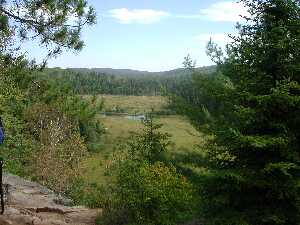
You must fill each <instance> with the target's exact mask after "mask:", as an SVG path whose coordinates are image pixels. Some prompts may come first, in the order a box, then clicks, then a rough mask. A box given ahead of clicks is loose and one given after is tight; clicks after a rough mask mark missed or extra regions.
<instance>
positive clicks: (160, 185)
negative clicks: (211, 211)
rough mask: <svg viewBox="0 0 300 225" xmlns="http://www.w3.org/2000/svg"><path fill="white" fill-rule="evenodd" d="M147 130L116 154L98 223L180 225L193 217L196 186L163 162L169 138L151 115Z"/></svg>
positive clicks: (146, 122) (147, 122)
mask: <svg viewBox="0 0 300 225" xmlns="http://www.w3.org/2000/svg"><path fill="white" fill-rule="evenodd" d="M143 125H144V130H143V132H142V133H141V134H138V135H137V134H136V135H135V136H134V137H135V138H134V139H133V141H130V142H128V144H127V145H128V146H127V147H128V152H124V150H123V153H116V158H115V161H114V164H113V165H112V167H111V172H112V177H113V179H112V180H113V181H112V184H111V185H110V189H109V191H108V192H107V193H106V196H107V199H104V200H105V201H104V204H103V206H104V213H103V215H102V217H101V218H100V219H99V224H132V225H134V224H149V225H150V224H165V225H167V224H168V225H170V224H177V223H178V222H183V221H185V220H186V219H190V218H191V217H192V216H193V213H194V212H193V206H194V205H193V203H194V202H195V199H194V198H193V196H194V195H193V194H194V193H193V187H192V186H191V184H190V183H189V182H188V181H187V179H186V178H185V177H183V176H182V175H181V174H179V173H178V172H177V171H176V169H175V167H173V166H172V165H165V164H164V163H163V162H161V161H160V159H161V154H162V153H163V152H165V151H166V150H167V146H168V144H169V141H168V138H169V135H167V134H163V133H161V132H159V131H157V129H159V128H160V127H161V125H157V124H154V122H153V118H152V116H151V114H150V115H149V117H147V118H146V119H145V120H144V121H143Z"/></svg>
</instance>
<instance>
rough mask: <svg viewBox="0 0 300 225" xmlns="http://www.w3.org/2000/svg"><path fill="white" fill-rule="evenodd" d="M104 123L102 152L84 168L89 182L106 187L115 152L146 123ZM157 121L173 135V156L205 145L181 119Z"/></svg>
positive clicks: (114, 119)
mask: <svg viewBox="0 0 300 225" xmlns="http://www.w3.org/2000/svg"><path fill="white" fill-rule="evenodd" d="M101 120H102V123H103V124H104V126H105V128H106V134H105V135H104V137H103V146H102V149H100V150H99V151H100V152H99V153H94V154H92V155H91V156H90V157H89V158H87V159H86V160H84V162H83V163H82V168H83V170H84V178H85V180H86V181H88V182H90V183H91V182H95V183H98V184H105V183H106V182H107V177H106V176H105V169H106V168H107V167H109V165H110V163H111V162H110V160H109V157H108V156H109V155H110V154H111V153H112V152H113V151H114V149H116V148H119V144H122V143H125V142H126V140H128V138H130V137H131V132H139V131H141V129H142V124H141V122H140V121H134V120H129V119H126V118H125V117H120V116H108V117H102V118H101ZM155 121H156V122H158V123H161V124H163V127H162V128H161V131H162V132H167V133H169V134H171V141H172V142H173V143H174V145H173V146H171V147H170V154H172V152H173V153H175V152H181V151H183V149H184V151H194V149H195V148H196V145H199V144H201V143H203V140H204V138H203V136H202V135H201V134H200V133H199V132H197V131H196V130H195V129H194V128H193V127H192V126H191V125H190V123H189V122H188V121H186V120H185V119H184V118H182V117H180V116H163V117H158V118H156V119H155Z"/></svg>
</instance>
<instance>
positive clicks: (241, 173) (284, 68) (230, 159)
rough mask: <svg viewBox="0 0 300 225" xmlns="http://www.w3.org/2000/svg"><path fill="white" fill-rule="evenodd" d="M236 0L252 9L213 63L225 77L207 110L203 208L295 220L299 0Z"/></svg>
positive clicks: (246, 218)
mask: <svg viewBox="0 0 300 225" xmlns="http://www.w3.org/2000/svg"><path fill="white" fill-rule="evenodd" d="M242 2H243V3H244V4H245V6H247V7H248V8H249V13H250V15H249V16H248V17H245V19H246V21H247V22H246V23H245V24H243V25H241V24H239V25H238V26H237V27H238V29H239V34H238V35H237V36H232V39H233V41H232V43H230V44H229V45H228V47H227V56H225V59H224V61H222V62H221V61H219V65H218V69H219V71H220V72H222V74H223V75H224V76H226V77H228V78H229V80H230V85H227V86H226V87H227V88H224V89H223V90H222V93H220V92H217V93H218V95H217V96H214V97H215V100H218V101H219V106H222V107H218V108H217V109H216V110H215V111H212V112H210V113H211V115H210V116H211V118H213V119H211V121H210V130H211V131H212V132H213V134H214V137H215V138H214V140H213V141H212V143H210V145H209V148H208V151H207V160H208V162H209V173H208V174H207V175H206V176H205V179H203V186H202V189H201V195H202V200H203V201H202V203H203V213H204V216H205V218H206V220H207V223H208V224H209V223H210V224H215V225H299V224H300V83H299V82H300V2H299V1H297V0H263V1H262V0H259V1H258V0H251V1H249V0H243V1H242ZM208 49H209V48H208ZM212 49H213V48H212ZM212 55H213V54H212ZM215 55H218V53H216V54H215ZM224 86H225V85H224ZM201 88H202V89H203V90H204V89H205V87H203V86H202V87H201ZM214 93H215V92H213V93H212V94H214ZM204 111H205V110H204ZM206 113H207V112H206Z"/></svg>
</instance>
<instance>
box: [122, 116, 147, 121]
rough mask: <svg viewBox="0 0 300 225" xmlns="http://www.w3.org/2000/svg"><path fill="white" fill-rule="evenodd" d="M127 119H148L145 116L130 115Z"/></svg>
mask: <svg viewBox="0 0 300 225" xmlns="http://www.w3.org/2000/svg"><path fill="white" fill-rule="evenodd" d="M125 118H126V119H129V120H144V119H145V118H146V116H145V115H128V116H125Z"/></svg>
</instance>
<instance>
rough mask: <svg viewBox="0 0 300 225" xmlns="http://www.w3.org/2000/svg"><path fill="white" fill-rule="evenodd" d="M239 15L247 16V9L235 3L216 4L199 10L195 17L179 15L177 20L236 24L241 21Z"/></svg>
mask: <svg viewBox="0 0 300 225" xmlns="http://www.w3.org/2000/svg"><path fill="white" fill-rule="evenodd" d="M240 15H243V16H246V15H248V12H247V9H246V8H245V7H244V6H243V4H242V3H237V2H231V1H226V2H217V3H214V4H212V5H210V6H209V7H208V8H206V9H201V10H200V13H199V14H196V15H180V16H177V17H179V18H185V19H203V20H208V21H215V22H238V21H241V20H242V17H241V16H240Z"/></svg>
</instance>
